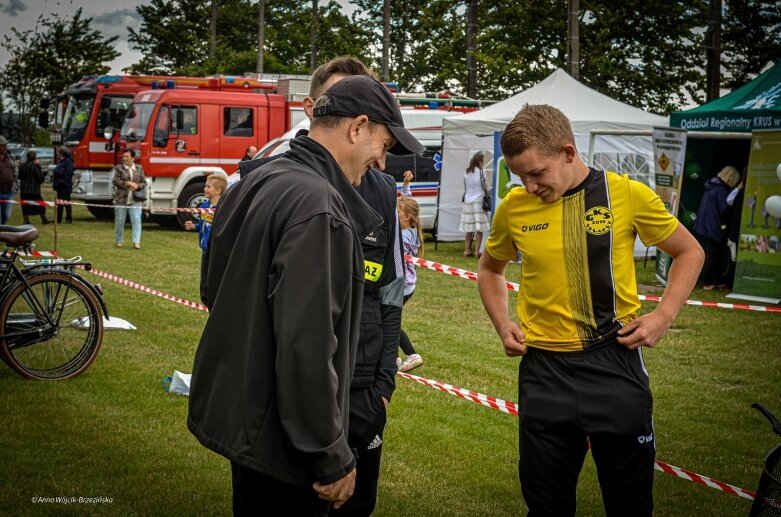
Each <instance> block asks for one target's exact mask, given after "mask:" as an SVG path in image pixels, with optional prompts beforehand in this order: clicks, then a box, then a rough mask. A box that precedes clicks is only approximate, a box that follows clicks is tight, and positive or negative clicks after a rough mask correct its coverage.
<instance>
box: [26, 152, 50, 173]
mask: <svg viewBox="0 0 781 517" xmlns="http://www.w3.org/2000/svg"><path fill="white" fill-rule="evenodd" d="M28 151H35V155H36V158H37V159H38V160H39V161H40V162H41V168H42V169H43V170H46V168H47V167H48V166H49V165H52V164H54V149H53V148H51V147H26V148H24V149H22V152H21V157H20V159H21V161H22V163H24V162H26V161H27V152H28Z"/></svg>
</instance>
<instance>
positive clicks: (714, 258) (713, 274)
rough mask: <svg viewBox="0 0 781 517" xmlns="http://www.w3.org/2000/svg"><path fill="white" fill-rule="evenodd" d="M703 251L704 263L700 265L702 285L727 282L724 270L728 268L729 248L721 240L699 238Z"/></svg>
mask: <svg viewBox="0 0 781 517" xmlns="http://www.w3.org/2000/svg"><path fill="white" fill-rule="evenodd" d="M701 243H702V249H703V251H705V263H704V264H703V265H702V283H703V284H704V285H722V284H725V283H727V281H726V272H727V271H728V269H729V262H728V258H729V250H728V249H727V245H726V244H725V243H723V242H717V241H714V240H711V239H708V238H707V237H702V238H701Z"/></svg>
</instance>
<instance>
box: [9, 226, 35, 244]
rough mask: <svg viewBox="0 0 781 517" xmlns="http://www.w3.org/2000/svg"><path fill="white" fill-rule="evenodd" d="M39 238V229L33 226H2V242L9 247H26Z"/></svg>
mask: <svg viewBox="0 0 781 517" xmlns="http://www.w3.org/2000/svg"><path fill="white" fill-rule="evenodd" d="M37 238H38V229H37V228H36V227H35V226H33V225H31V224H23V225H21V226H7V225H0V242H4V243H6V244H7V245H9V246H24V245H25V244H30V243H31V242H33V241H34V240H35V239H37Z"/></svg>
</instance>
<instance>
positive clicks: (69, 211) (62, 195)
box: [57, 190, 73, 223]
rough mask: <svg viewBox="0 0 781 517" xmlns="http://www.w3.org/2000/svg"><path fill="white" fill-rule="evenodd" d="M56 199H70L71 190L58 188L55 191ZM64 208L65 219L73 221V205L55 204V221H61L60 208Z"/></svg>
mask: <svg viewBox="0 0 781 517" xmlns="http://www.w3.org/2000/svg"><path fill="white" fill-rule="evenodd" d="M57 199H64V200H67V201H70V200H71V191H70V190H67V191H66V190H62V191H60V190H58V191H57ZM63 208H64V209H65V217H66V219H67V221H68V222H69V223H70V222H73V206H71V205H57V222H58V223H61V222H62V209H63Z"/></svg>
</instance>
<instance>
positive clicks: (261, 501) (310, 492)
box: [231, 462, 331, 517]
mask: <svg viewBox="0 0 781 517" xmlns="http://www.w3.org/2000/svg"><path fill="white" fill-rule="evenodd" d="M231 474H232V477H233V515H236V516H237V517H239V516H240V517H244V516H247V517H256V516H260V515H263V516H268V517H276V516H288V515H301V516H310V515H311V516H325V515H328V507H329V506H330V504H331V503H329V502H328V501H326V500H325V499H320V498H319V497H318V495H317V492H315V490H314V489H313V488H312V487H300V486H296V485H291V484H289V483H285V482H283V481H280V480H278V479H275V478H272V477H271V476H267V475H266V474H262V473H260V472H258V471H256V470H253V469H251V468H249V467H243V466H241V465H237V464H236V463H233V462H231Z"/></svg>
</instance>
